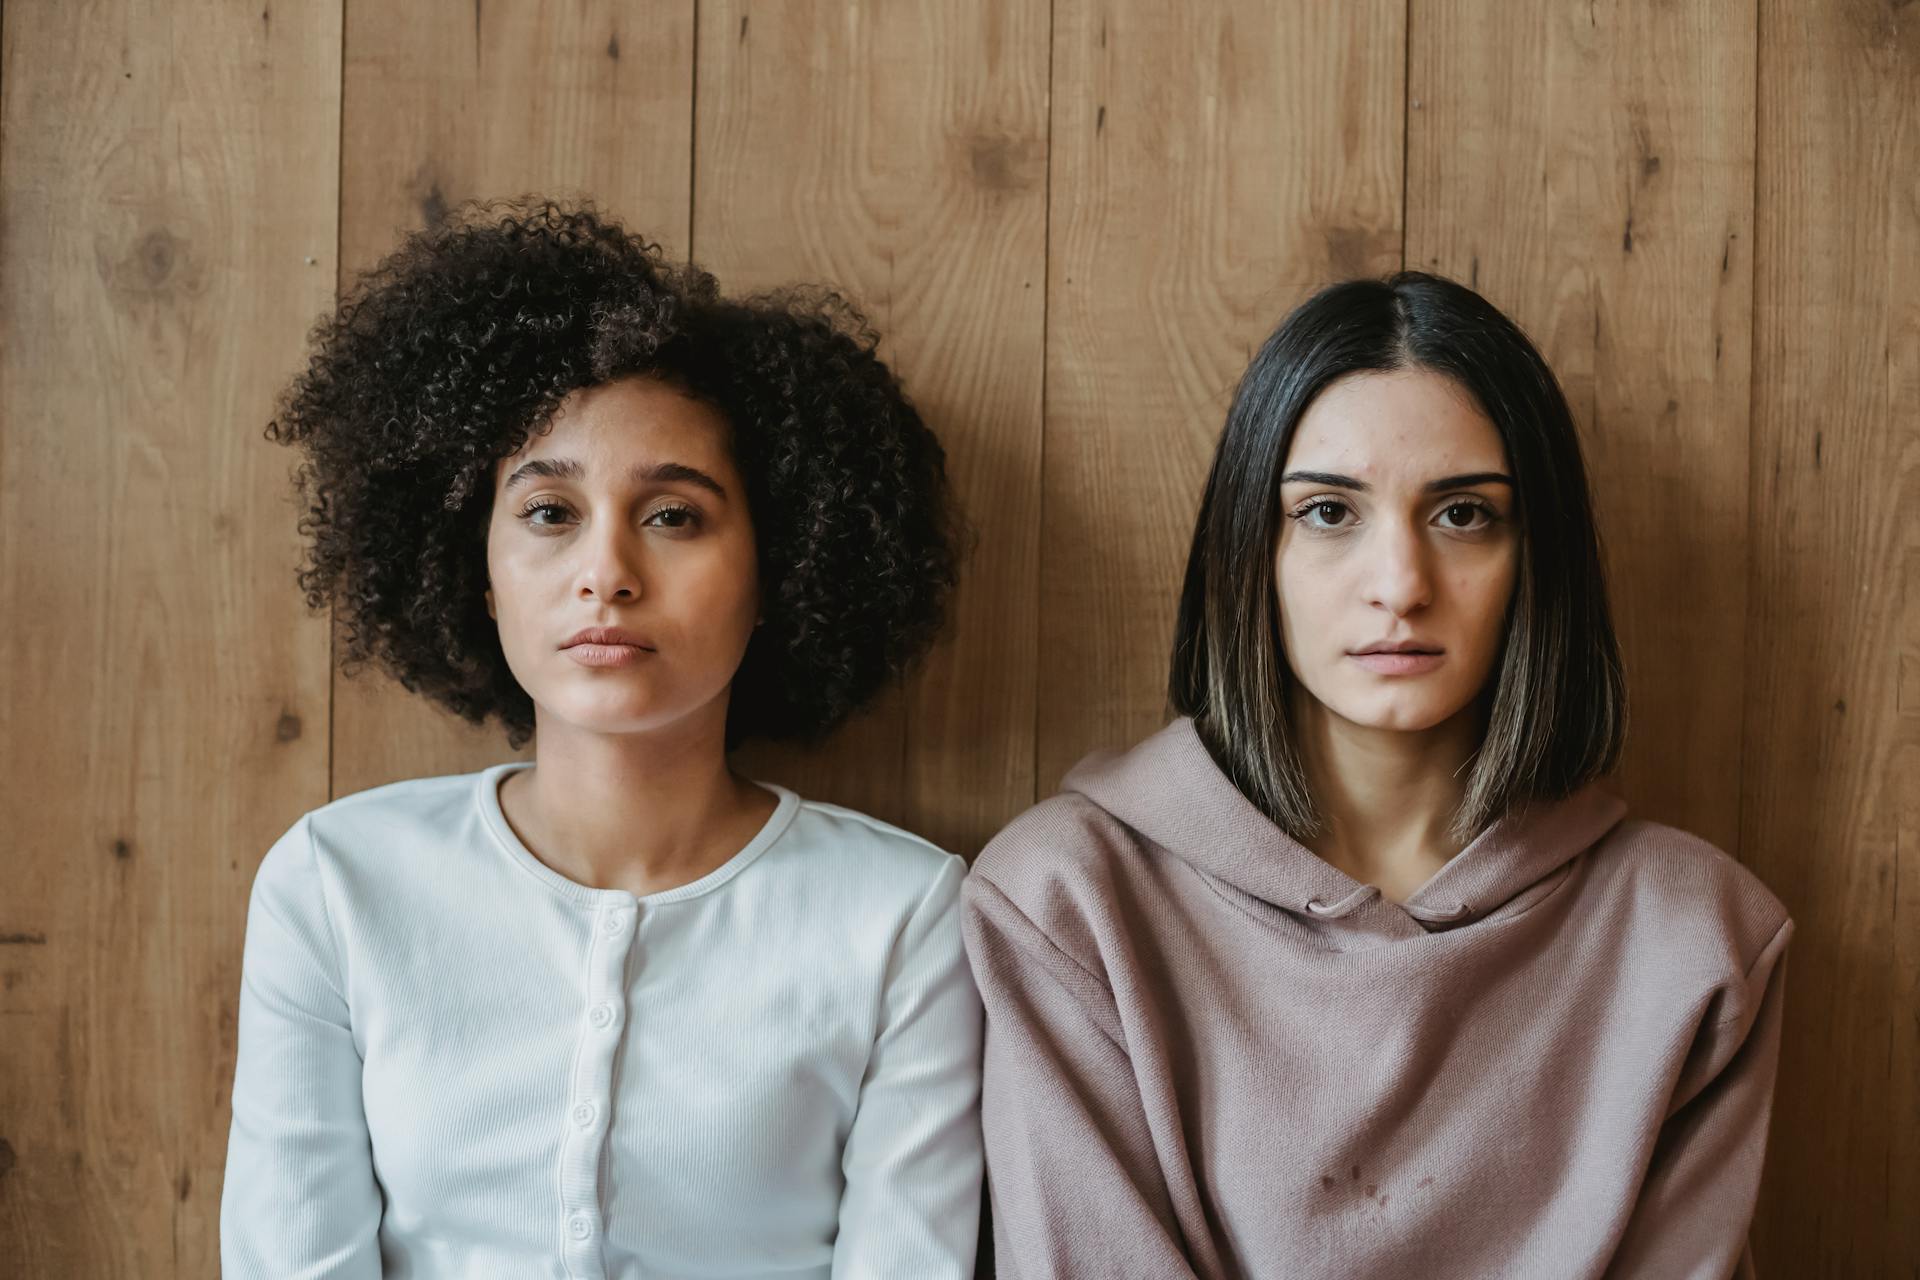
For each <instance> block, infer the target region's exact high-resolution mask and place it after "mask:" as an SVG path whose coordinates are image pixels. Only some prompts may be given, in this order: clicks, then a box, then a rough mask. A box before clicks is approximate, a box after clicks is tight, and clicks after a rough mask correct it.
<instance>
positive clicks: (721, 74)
mask: <svg viewBox="0 0 1920 1280" xmlns="http://www.w3.org/2000/svg"><path fill="white" fill-rule="evenodd" d="M1046 22H1047V6H1046V4H1045V3H1044V2H1042V0H989V2H984V3H977V4H969V5H953V4H939V3H902V4H894V3H887V4H847V3H839V2H830V0H819V2H817V3H753V2H752V0H705V2H704V3H702V4H701V6H700V73H699V104H698V107H699V120H698V128H697V130H696V134H697V138H698V143H697V145H698V154H697V156H696V164H695V174H696V179H695V180H696V189H695V195H694V229H693V246H694V257H695V258H696V259H697V260H698V261H700V262H701V263H702V264H703V265H705V266H707V267H708V268H709V269H711V270H713V271H714V272H715V273H716V274H717V275H718V276H719V277H720V280H721V283H722V285H723V286H724V287H725V288H727V289H729V290H733V291H739V290H746V289H753V288H760V287H766V286H771V285H777V284H781V283H786V282H791V281H794V280H796V279H804V280H820V281H825V282H829V283H832V284H834V285H837V286H840V287H842V288H843V289H844V290H845V291H846V292H847V293H849V294H850V295H851V296H852V297H853V298H855V299H856V300H857V302H858V303H859V304H860V305H861V306H862V307H863V309H864V310H865V311H866V313H867V315H868V316H869V318H870V319H871V320H872V321H873V323H874V324H875V326H876V327H877V328H878V329H879V331H880V333H881V334H882V335H883V338H884V341H883V342H882V345H881V354H882V355H883V356H884V357H885V358H886V359H887V360H888V361H889V363H890V364H892V365H893V367H894V368H895V370H896V371H897V372H899V373H900V374H901V376H902V378H903V379H904V381H905V383H906V386H907V388H908V391H909V393H910V394H911V395H912V396H913V398H914V401H915V403H916V404H917V405H918V406H919V407H920V409H921V412H922V413H923V414H924V415H925V417H926V418H927V420H928V422H929V423H930V424H931V425H932V426H933V428H934V429H935V430H936V431H937V432H939V434H940V436H941V439H942V441H943V442H944V444H945V445H946V448H947V452H948V465H949V473H950V475H951V476H952V477H953V480H954V484H955V488H956V490H957V492H958V495H959V497H960V499H961V501H962V502H963V503H964V505H965V506H966V508H967V512H968V515H969V517H970V519H971V520H972V522H973V523H974V525H975V526H976V527H977V529H978V531H979V542H978V546H977V548H976V550H975V552H974V554H973V555H972V557H971V558H970V560H969V561H968V562H967V563H966V565H965V566H964V568H963V582H962V586H961V590H960V592H959V596H958V599H957V601H956V606H955V621H954V626H953V628H952V631H953V638H952V639H951V640H950V641H949V642H948V643H946V644H945V645H943V646H941V647H940V648H939V649H938V650H936V652H935V654H934V655H933V657H932V659H931V661H930V662H929V663H928V665H927V667H926V669H925V670H924V671H923V672H921V673H920V674H919V676H918V677H917V678H916V679H914V680H913V681H912V682H911V684H910V685H909V687H908V688H907V689H906V690H905V691H904V692H903V693H901V694H897V695H894V696H892V697H889V698H887V699H885V700H883V702H882V703H881V704H880V706H878V707H877V708H876V709H875V710H873V711H872V712H871V713H869V714H867V715H865V716H863V717H862V718H861V719H859V720H858V721H856V722H855V723H854V724H852V725H850V726H848V727H847V728H846V729H845V730H843V731H842V732H841V733H840V734H838V735H836V737H835V738H834V740H833V741H831V742H830V743H828V744H826V745H825V746H823V747H822V748H820V749H817V750H815V751H812V752H799V751H792V750H769V749H765V748H758V749H755V750H753V751H750V752H748V753H745V754H744V756H743V759H744V761H745V763H746V765H747V767H748V768H749V769H751V770H752V771H753V772H755V773H757V774H758V775H760V776H764V777H770V778H775V779H778V780H780V781H782V782H786V783H788V784H789V785H791V786H793V787H795V788H796V789H798V790H799V791H801V792H802V794H805V795H809V796H813V797H817V798H820V799H826V800H834V801H838V802H840V803H844V804H849V805H852V806H854V807H856V808H860V809H863V810H866V811H868V812H870V813H873V814H875V815H877V816H880V817H882V818H886V819H888V820H891V821H895V822H900V823H904V824H905V825H906V826H908V827H910V828H911V829H913V830H915V831H918V832H921V833H923V834H925V835H926V836H928V837H929V838H930V839H933V840H935V841H937V842H939V843H941V844H943V845H945V846H947V847H949V848H954V849H957V850H961V851H964V852H968V853H971V852H972V851H974V850H976V849H977V848H978V847H979V846H980V844H982V843H983V842H984V841H985V839H986V838H987V836H989V835H991V834H992V833H993V831H994V830H996V829H997V828H998V827H999V826H1000V825H1001V824H1002V823H1003V822H1005V821H1006V820H1007V819H1008V818H1010V817H1011V816H1012V815H1013V814H1014V813H1016V812H1018V811H1019V810H1021V809H1023V808H1025V807H1026V806H1027V805H1028V804H1030V803H1032V800H1033V797H1034V781H1033V751H1032V739H1033V714H1034V713H1033V705H1034V689H1033V679H1034V676H1033V672H1034V660H1033V654H1034V641H1035V609H1036V600H1035V592H1036V589H1037V588H1036V574H1037V567H1036V566H1037V556H1038V536H1039V530H1038V511H1039V486H1040V447H1039V446H1040V437H1039V433H1040V392H1041V371H1042V365H1041V351H1042V346H1043V337H1044V334H1043V323H1044V310H1043V307H1044V304H1043V292H1044V288H1045V274H1044V273H1045V268H1044V263H1045V254H1046V244H1045V219H1046V163H1047V155H1046V131H1047V118H1046V100H1047V63H1046V47H1047V26H1046Z"/></svg>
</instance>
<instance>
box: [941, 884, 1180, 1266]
mask: <svg viewBox="0 0 1920 1280" xmlns="http://www.w3.org/2000/svg"><path fill="white" fill-rule="evenodd" d="M964 902H965V914H964V917H963V924H964V929H965V934H966V945H967V955H968V958H969V960H970V961H971V962H972V964H973V971H974V979H975V981H976V983H977V984H978V985H979V988H980V995H981V1000H982V1003H983V1004H984V1005H985V1008H986V1052H985V1067H984V1078H983V1085H982V1093H981V1122H982V1128H983V1130H984V1133H985V1139H986V1152H987V1186H988V1194H989V1195H990V1197H991V1204H992V1210H993V1233H994V1259H995V1263H996V1266H997V1267H998V1270H999V1274H1000V1275H1001V1276H1002V1277H1008V1278H1015V1280H1028V1278H1031V1277H1091V1276H1122V1275H1127V1276H1136V1275H1137V1276H1149V1275H1150V1276H1156V1277H1167V1278H1168V1280H1178V1278H1179V1277H1191V1276H1193V1275H1194V1270H1193V1267H1192V1265H1191V1263H1190V1262H1189V1260H1188V1258H1187V1256H1186V1253H1185V1251H1184V1250H1183V1249H1182V1247H1181V1245H1180V1234H1179V1230H1178V1227H1177V1225H1176V1222H1175V1217H1174V1211H1173V1207H1172V1204H1171V1202H1170V1200H1169V1198H1168V1195H1167V1190H1166V1186H1165V1184H1164V1182H1163V1180H1162V1179H1161V1177H1160V1173H1159V1162H1158V1160H1157V1159H1156V1157H1155V1155H1154V1149H1153V1140H1152V1136H1151V1134H1150V1133H1149V1131H1148V1127H1147V1119H1146V1115H1145V1112H1144V1110H1143V1108H1142V1105H1141V1101H1140V1093H1139V1089H1138V1086H1137V1085H1136V1083H1135V1078H1134V1073H1133V1068H1132V1064H1131V1062H1130V1061H1129V1059H1128V1056H1127V1052H1126V1048H1125V1042H1124V1037H1123V1033H1122V1031H1121V1027H1120V1021H1119V1017H1118V1015H1117V1013H1116V1012H1115V1009H1114V1004H1113V995H1112V993H1111V991H1110V990H1108V988H1107V986H1106V984H1105V983H1104V982H1103V981H1102V980H1101V979H1100V978H1099V977H1098V976H1096V975H1095V974H1093V973H1091V972H1089V971H1088V970H1087V969H1085V968H1084V967H1082V966H1081V965H1080V964H1079V963H1077V962H1076V961H1074V960H1073V959H1072V958H1071V957H1069V956H1068V955H1066V954H1065V953H1064V952H1062V951H1061V950H1060V949H1059V948H1058V947H1056V946H1055V945H1054V944H1053V943H1052V942H1051V941H1050V940H1049V939H1048V938H1047V937H1046V936H1045V935H1044V934H1043V933H1042V932H1041V931H1040V930H1039V929H1038V928H1037V927H1036V926H1035V925H1034V924H1033V922H1032V921H1031V920H1029V919H1028V918H1027V916H1026V914H1025V913H1024V912H1022V911H1021V910H1020V908H1019V907H1018V906H1016V905H1015V904H1014V903H1013V901H1012V900H1011V899H1009V898H1008V897H1007V896H1006V895H1005V894H1004V893H1002V892H1001V891H1000V890H999V889H998V888H997V887H996V886H995V885H994V884H993V883H992V882H991V881H988V880H986V879H984V878H983V877H982V876H981V875H980V873H979V872H978V871H977V870H976V871H975V873H974V874H973V875H971V876H969V877H968V879H967V882H966V886H965V891H964Z"/></svg>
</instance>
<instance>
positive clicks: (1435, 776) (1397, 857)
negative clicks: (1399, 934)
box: [1294, 692, 1481, 902]
mask: <svg viewBox="0 0 1920 1280" xmlns="http://www.w3.org/2000/svg"><path fill="white" fill-rule="evenodd" d="M1295 711H1296V714H1295V718H1294V723H1295V725H1296V726H1297V727H1298V731H1299V733H1300V741H1301V755H1302V757H1303V762H1304V764H1305V767H1306V772H1307V782H1308V785H1309V787H1311V789H1312V793H1313V796H1314V799H1315V800H1316V802H1317V803H1318V805H1319V808H1320V812H1321V815H1322V817H1323V818H1324V820H1325V825H1324V827H1323V829H1322V831H1321V833H1320V834H1319V835H1318V836H1316V837H1315V838H1314V840H1313V841H1311V844H1312V846H1313V851H1314V852H1315V853H1316V854H1318V855H1319V856H1320V857H1321V858H1323V859H1325V860H1326V861H1327V862H1329V863H1331V864H1332V865H1333V866H1335V867H1337V868H1339V869H1340V870H1341V871H1344V872H1346V873H1347V875H1349V876H1351V877H1352V878H1353V879H1355V880H1358V881H1359V882H1360V883H1362V884H1372V885H1377V886H1378V887H1379V888H1380V890H1381V892H1383V893H1384V894H1385V895H1386V896H1387V897H1388V898H1390V899H1392V900H1393V901H1395V902H1399V901H1403V900H1404V899H1405V898H1406V897H1407V896H1408V895H1410V894H1411V893H1412V892H1413V891H1414V890H1416V889H1418V888H1419V887H1420V886H1421V885H1423V884H1425V883H1426V882H1427V881H1428V880H1429V879H1431V878H1432V877H1433V875H1434V873H1435V872H1437V871H1439V870H1440V868H1442V867H1444V866H1445V865H1446V864H1447V862H1448V860H1449V859H1451V858H1452V857H1453V856H1454V855H1455V854H1456V853H1458V852H1460V849H1461V847H1462V846H1461V844H1460V842H1459V841H1458V840H1456V839H1454V837H1453V836H1452V835H1451V834H1450V833H1449V828H1450V827H1451V825H1452V823H1453V819H1454V815H1455V814H1456V812H1457V811H1458V810H1459V807H1460V802H1461V800H1462V798H1463V797H1464V796H1465V795H1466V789H1467V781H1466V769H1465V765H1466V763H1467V761H1468V760H1469V759H1470V758H1471V757H1472V755H1473V752H1474V750H1475V749H1476V748H1477V747H1478V745H1479V742H1480V737H1481V727H1480V720H1479V712H1478V710H1477V708H1475V707H1471V706H1469V707H1467V708H1465V709H1464V710H1462V711H1461V712H1460V713H1459V714H1458V715H1455V716H1454V717H1453V718H1452V719H1450V720H1447V721H1446V722H1444V723H1442V724H1439V725H1435V726H1434V727H1433V728H1431V729H1426V730H1421V731H1418V732H1408V731H1404V730H1398V729H1375V728H1369V727H1367V726H1365V725H1359V724H1355V723H1354V722H1353V721H1351V720H1347V719H1344V718H1342V717H1341V716H1338V715H1336V714H1335V713H1333V712H1332V711H1330V710H1328V709H1327V707H1326V706H1325V705H1323V704H1322V703H1320V702H1318V701H1316V700H1314V699H1313V698H1311V697H1308V696H1306V695H1305V694H1304V692H1302V693H1301V694H1300V695H1299V697H1298V698H1297V701H1296V703H1295Z"/></svg>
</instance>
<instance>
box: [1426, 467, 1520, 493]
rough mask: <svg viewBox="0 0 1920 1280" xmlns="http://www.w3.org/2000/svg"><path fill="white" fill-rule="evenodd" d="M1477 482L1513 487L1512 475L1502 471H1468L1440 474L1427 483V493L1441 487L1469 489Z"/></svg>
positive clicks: (1438, 489)
mask: <svg viewBox="0 0 1920 1280" xmlns="http://www.w3.org/2000/svg"><path fill="white" fill-rule="evenodd" d="M1477 484H1503V485H1505V486H1507V488H1509V489H1511V488H1513V477H1512V476H1510V475H1508V474H1507V473H1506V472H1504V471H1469V472H1467V473H1466V474H1465V475H1460V476H1441V477H1440V478H1439V479H1438V480H1431V481H1428V483H1427V492H1428V493H1439V492H1440V491H1441V490H1443V489H1471V488H1473V486H1474V485H1477Z"/></svg>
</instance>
